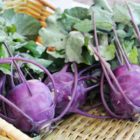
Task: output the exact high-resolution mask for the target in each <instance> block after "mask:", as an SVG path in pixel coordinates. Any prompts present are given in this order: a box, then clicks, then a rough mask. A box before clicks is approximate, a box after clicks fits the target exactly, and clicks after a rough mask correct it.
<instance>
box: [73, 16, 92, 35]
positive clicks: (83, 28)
mask: <svg viewBox="0 0 140 140" xmlns="http://www.w3.org/2000/svg"><path fill="white" fill-rule="evenodd" d="M74 28H75V29H76V30H78V31H80V32H85V33H87V32H89V31H91V30H93V23H92V21H91V20H89V19H85V20H81V21H79V22H77V23H76V24H75V25H74Z"/></svg>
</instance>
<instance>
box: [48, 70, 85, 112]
mask: <svg viewBox="0 0 140 140" xmlns="http://www.w3.org/2000/svg"><path fill="white" fill-rule="evenodd" d="M52 76H53V78H54V81H55V85H56V114H60V113H61V112H62V111H63V110H64V109H65V107H66V106H67V104H68V103H69V101H70V97H71V96H72V95H71V94H72V91H71V90H72V85H73V81H74V76H73V74H72V73H71V72H66V71H63V69H62V70H61V71H59V72H56V73H54V74H53V75H52ZM46 84H47V83H46ZM47 85H48V86H49V87H52V86H51V82H50V81H49V82H48V84H47ZM86 87H87V86H86V83H85V82H84V81H82V80H81V81H79V82H78V86H77V90H76V95H75V98H74V100H73V103H72V106H71V107H70V109H69V112H67V113H70V112H73V109H74V108H78V107H79V106H81V105H83V104H84V103H85V100H86Z"/></svg>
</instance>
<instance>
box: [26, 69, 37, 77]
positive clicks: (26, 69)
mask: <svg viewBox="0 0 140 140" xmlns="http://www.w3.org/2000/svg"><path fill="white" fill-rule="evenodd" d="M25 71H26V73H27V74H28V75H29V76H30V77H31V78H32V79H35V78H34V77H33V76H32V74H31V73H30V72H29V71H28V70H27V69H26V68H25Z"/></svg>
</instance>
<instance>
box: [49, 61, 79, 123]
mask: <svg viewBox="0 0 140 140" xmlns="http://www.w3.org/2000/svg"><path fill="white" fill-rule="evenodd" d="M73 65H74V85H73V87H72V96H71V100H70V101H69V103H68V105H67V106H66V108H65V109H64V110H63V111H62V112H61V114H60V115H59V116H58V117H56V118H54V119H52V120H51V122H56V121H58V120H60V119H61V118H62V117H64V115H65V114H66V113H67V112H68V111H69V109H70V107H71V105H72V103H73V100H74V98H75V96H76V89H77V85H78V70H77V65H76V63H73Z"/></svg>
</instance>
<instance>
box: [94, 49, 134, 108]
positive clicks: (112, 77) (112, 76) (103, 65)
mask: <svg viewBox="0 0 140 140" xmlns="http://www.w3.org/2000/svg"><path fill="white" fill-rule="evenodd" d="M93 51H94V53H95V54H96V55H97V57H98V58H99V59H100V61H101V63H102V68H103V71H104V73H105V76H106V78H107V77H109V75H110V79H112V80H113V84H115V86H116V87H117V89H118V91H116V93H118V92H120V94H121V95H122V96H123V98H124V99H125V100H126V102H127V103H128V104H129V105H131V106H132V107H134V108H136V106H135V105H134V104H133V102H132V101H131V100H130V99H129V98H128V97H127V96H126V95H125V93H124V91H123V90H122V87H121V86H120V84H119V82H118V80H117V79H116V77H115V75H114V74H113V72H112V70H111V69H110V67H109V66H108V65H107V63H106V61H105V60H104V59H103V58H102V57H101V56H100V54H99V53H98V52H97V51H96V49H95V48H93ZM105 68H106V71H107V72H108V74H109V75H108V74H106V72H105ZM108 82H109V81H108ZM113 84H112V85H113ZM110 86H111V84H110ZM113 90H114V91H115V89H113Z"/></svg>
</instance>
